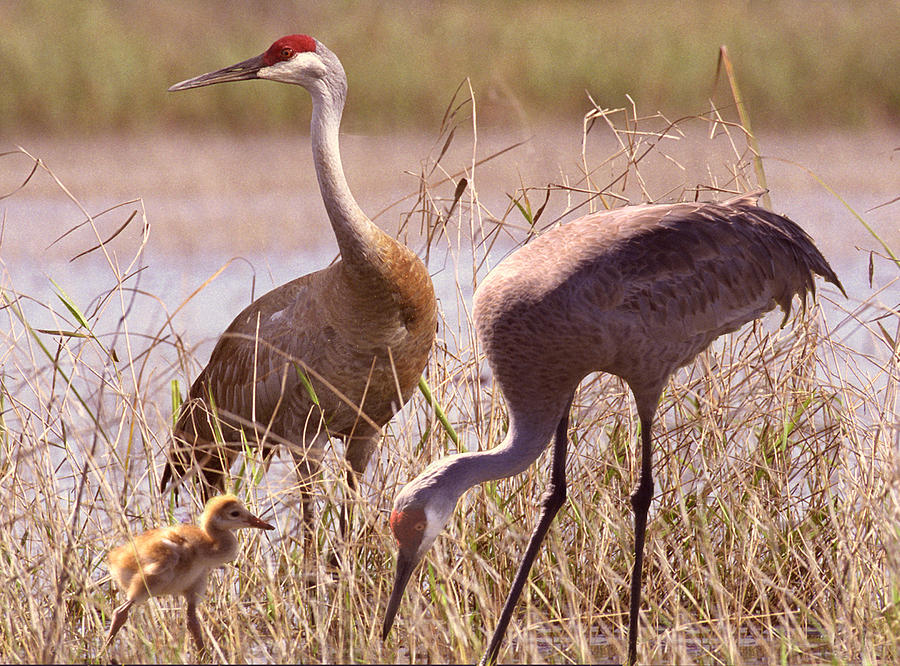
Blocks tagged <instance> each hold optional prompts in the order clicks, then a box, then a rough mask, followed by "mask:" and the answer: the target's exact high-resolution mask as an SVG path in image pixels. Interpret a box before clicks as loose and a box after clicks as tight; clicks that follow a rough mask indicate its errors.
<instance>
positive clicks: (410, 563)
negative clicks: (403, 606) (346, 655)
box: [381, 550, 419, 640]
mask: <svg viewBox="0 0 900 666" xmlns="http://www.w3.org/2000/svg"><path fill="white" fill-rule="evenodd" d="M418 563H419V558H418V557H417V556H416V553H415V552H413V553H404V552H403V551H402V550H401V551H399V552H398V553H397V571H396V572H395V574H394V589H393V590H391V599H390V601H388V606H387V612H386V613H385V615H384V628H383V629H382V632H381V640H386V639H387V635H388V634H389V633H390V631H391V627H392V626H393V624H394V616H395V615H397V609H398V608H400V600H401V599H403V591H404V590H405V589H406V584H407V583H408V582H409V577H410V576H411V575H412V572H413V570H414V569H415V568H416V565H417V564H418Z"/></svg>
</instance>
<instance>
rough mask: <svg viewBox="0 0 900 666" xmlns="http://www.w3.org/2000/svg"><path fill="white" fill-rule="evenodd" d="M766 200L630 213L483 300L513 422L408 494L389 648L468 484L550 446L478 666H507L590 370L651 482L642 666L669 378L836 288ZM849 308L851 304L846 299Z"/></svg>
mask: <svg viewBox="0 0 900 666" xmlns="http://www.w3.org/2000/svg"><path fill="white" fill-rule="evenodd" d="M761 194H762V191H758V192H753V193H751V194H746V195H744V196H739V197H737V198H734V199H731V200H729V201H725V202H724V203H678V204H671V205H640V206H628V207H624V208H620V209H617V210H610V211H604V212H600V213H595V214H592V215H587V216H585V217H582V218H580V219H578V220H575V221H573V222H570V223H568V224H565V225H563V226H560V227H557V228H555V229H553V230H551V231H548V232H546V233H544V234H542V235H541V236H539V237H538V238H536V239H535V240H534V241H532V242H531V243H529V244H528V245H525V246H524V247H522V248H520V249H518V250H517V251H516V252H514V253H513V254H512V255H510V256H509V257H508V258H507V259H505V260H504V261H503V262H501V263H500V264H499V265H498V266H497V267H496V268H495V269H494V270H493V271H492V272H491V273H490V274H489V275H488V276H487V278H486V279H485V280H484V282H482V283H481V285H480V286H479V287H478V289H477V291H476V292H475V297H474V320H475V330H476V333H477V335H478V338H479V340H480V341H481V344H482V346H483V348H484V352H485V355H486V357H487V360H488V363H489V364H490V366H491V368H492V370H493V373H494V378H495V379H496V381H497V384H498V386H499V387H500V388H501V389H502V391H503V395H504V396H505V398H506V403H507V407H508V409H509V430H508V432H507V434H506V437H505V439H504V440H503V442H502V443H501V444H500V445H499V446H497V447H495V448H493V449H490V450H487V451H477V452H470V453H461V454H457V455H451V456H447V457H444V458H442V459H440V460H438V461H435V462H434V463H432V464H431V465H429V466H428V467H427V468H426V469H425V471H423V472H422V473H421V474H420V475H419V476H417V477H416V478H415V479H414V480H413V481H411V482H410V483H408V484H407V485H406V486H405V487H404V488H403V489H402V490H401V491H400V493H399V494H398V495H397V497H396V499H395V501H394V507H393V511H392V512H391V518H390V525H391V530H392V531H393V534H394V537H395V538H396V539H397V543H398V547H399V552H398V555H397V569H396V576H395V579H394V587H393V590H392V592H391V597H390V601H389V603H388V607H387V612H386V614H385V620H384V627H383V637H384V638H387V635H388V632H389V631H390V628H391V625H392V624H393V621H394V616H395V615H396V613H397V608H398V606H399V604H400V600H401V598H402V596H403V590H404V588H405V587H406V584H407V582H408V580H409V578H410V575H411V574H412V572H413V570H414V569H415V567H416V564H417V563H418V562H419V561H420V560H421V559H422V557H423V556H424V555H425V553H426V552H427V551H428V549H429V548H430V547H431V544H432V543H433V542H434V540H435V538H436V537H437V535H438V534H439V533H440V532H441V530H442V529H443V527H444V525H445V524H446V523H447V520H448V519H449V518H450V515H451V513H452V512H453V510H454V508H455V507H456V503H457V500H458V499H459V498H460V496H461V495H462V494H463V493H464V492H466V490H468V489H469V488H471V487H472V486H474V485H476V484H479V483H483V482H485V481H489V480H492V479H500V478H504V477H508V476H512V475H513V474H519V473H520V472H522V471H524V470H525V469H526V468H527V467H528V466H529V465H531V464H532V463H533V462H534V461H535V460H536V459H537V457H538V456H539V455H540V454H541V452H542V451H543V450H544V449H545V448H546V446H547V443H548V442H549V441H550V440H551V438H552V439H553V451H552V460H551V472H550V483H549V485H548V488H547V491H546V494H545V495H544V497H543V500H542V509H541V514H540V518H539V520H538V523H537V526H536V527H535V529H534V532H533V533H532V535H531V539H530V541H529V543H528V547H527V549H526V551H525V555H524V556H523V558H522V562H521V564H520V566H519V569H518V572H517V573H516V577H515V580H514V582H513V584H512V588H511V590H510V592H509V596H508V597H507V598H506V603H505V605H504V607H503V611H502V613H501V615H500V620H499V622H498V624H497V628H496V630H495V631H494V634H493V637H492V638H491V641H490V644H489V645H488V648H487V651H486V652H485V655H484V657H483V658H482V663H488V664H492V663H495V662H496V659H497V654H498V651H499V649H500V642H501V640H502V639H503V636H504V634H505V632H506V628H507V626H508V624H509V621H510V618H511V616H512V612H513V609H514V608H515V605H516V602H517V600H518V598H519V595H520V593H521V591H522V588H523V587H524V586H525V582H526V579H527V577H528V572H529V571H530V570H531V565H532V563H533V561H534V559H535V556H536V555H537V552H538V549H539V547H540V545H541V541H542V540H543V538H544V535H545V534H546V533H547V530H548V529H549V527H550V523H551V522H552V521H553V518H554V517H555V516H556V513H557V512H558V511H559V509H560V507H561V506H562V504H563V503H564V502H565V499H566V466H565V463H566V444H567V441H566V440H567V430H568V423H569V421H568V419H569V410H570V408H571V405H572V399H573V397H574V393H575V389H576V388H577V387H578V384H579V383H580V382H581V380H582V379H583V378H584V377H585V376H586V375H587V374H589V373H591V372H594V371H601V372H609V373H612V374H614V375H618V376H619V377H621V378H622V379H624V380H625V382H626V383H627V384H628V386H629V387H630V388H631V392H632V394H633V395H634V399H635V402H636V403H637V411H638V416H639V418H640V424H641V470H640V479H639V481H638V485H637V489H636V490H635V492H634V494H633V495H632V496H631V504H632V507H633V510H634V568H633V569H632V574H631V605H630V613H629V626H628V663H629V664H633V663H634V662H635V659H636V646H637V625H638V611H639V608H640V598H641V567H642V563H643V553H644V536H645V532H646V527H647V510H648V508H649V506H650V501H651V499H652V497H653V475H652V442H651V434H650V431H651V426H652V424H653V419H654V417H655V414H656V409H657V404H658V402H659V398H660V396H661V394H662V391H663V389H664V388H665V386H666V383H667V382H668V380H669V377H670V376H671V375H672V373H673V372H675V370H676V369H678V368H680V367H681V366H684V365H686V364H688V363H690V362H691V360H693V359H694V357H696V356H697V354H699V353H700V352H701V351H702V350H704V349H706V347H708V346H709V344H710V343H711V342H712V341H713V340H715V339H716V338H717V337H719V336H720V335H723V334H725V333H729V332H731V331H735V330H737V329H738V328H740V327H741V326H743V325H744V324H745V323H747V322H749V321H752V320H754V319H756V318H758V317H760V316H761V315H762V314H763V313H765V312H768V311H769V310H772V309H773V308H774V307H775V306H776V304H777V305H779V306H781V308H782V310H783V311H784V313H785V315H784V316H785V319H786V318H787V317H788V315H789V313H790V308H791V301H792V299H793V297H794V295H795V294H797V295H799V296H800V299H801V301H802V302H803V303H805V302H806V295H807V292H812V293H813V294H814V293H815V283H814V275H815V274H818V275H821V276H822V277H823V278H825V280H827V281H828V282H831V283H832V284H834V285H836V286H837V287H838V288H839V289H840V290H841V292H842V293H844V289H843V287H842V286H841V284H840V282H839V280H838V278H837V276H836V275H835V273H834V271H832V270H831V267H830V266H829V265H828V262H827V261H826V260H825V258H824V257H823V256H822V255H821V253H820V252H819V251H818V250H817V249H816V247H815V245H813V242H812V239H811V238H810V237H809V236H808V235H807V234H806V233H805V232H804V231H803V230H802V229H801V228H800V227H799V226H797V225H796V224H795V223H794V222H792V221H791V220H789V219H787V218H785V217H782V216H780V215H776V214H775V213H772V212H769V211H768V210H765V209H763V208H759V207H757V205H756V202H757V199H758V197H759V196H760V195H761ZM845 295H846V293H845Z"/></svg>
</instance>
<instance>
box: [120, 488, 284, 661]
mask: <svg viewBox="0 0 900 666" xmlns="http://www.w3.org/2000/svg"><path fill="white" fill-rule="evenodd" d="M242 527H255V528H257V529H261V530H274V529H275V528H274V527H273V526H272V525H270V524H269V523H267V522H266V521H264V520H261V519H260V518H257V517H256V516H254V515H253V514H252V513H250V512H249V511H247V509H246V508H245V507H244V505H243V504H242V503H241V501H240V500H239V499H238V498H237V497H235V496H234V495H219V496H217V497H213V498H212V499H211V500H209V501H208V502H207V503H206V507H205V508H204V509H203V515H202V516H201V517H200V526H199V527H197V526H196V525H173V526H171V527H161V528H158V529H155V530H149V531H147V532H144V533H143V534H139V535H138V536H136V537H134V540H133V541H132V542H131V543H126V544H125V545H122V546H119V547H118V548H115V549H114V550H112V551H111V552H110V553H109V557H108V560H109V569H110V573H112V577H113V578H114V579H115V581H116V582H117V583H118V584H119V587H121V588H122V589H123V590H124V591H125V594H126V597H127V599H126V601H125V603H123V604H122V605H121V606H119V607H118V608H116V610H115V612H114V614H113V619H112V623H111V624H110V626H109V634H108V635H107V637H106V647H109V645H110V644H111V643H112V640H113V638H115V636H116V633H118V631H119V629H121V628H122V625H123V624H125V620H126V619H128V611H129V610H131V607H132V606H135V605H137V604H142V603H144V602H145V601H147V599H148V598H150V597H157V596H160V595H172V594H182V595H184V597H185V598H186V599H187V626H188V629H189V630H190V632H191V636H193V637H194V642H195V643H196V644H197V649H198V650H200V651H201V652H203V633H202V631H201V629H200V621H199V620H198V619H197V597H198V596H199V595H200V594H201V593H202V592H203V589H204V588H205V587H206V578H207V576H208V575H209V572H210V571H212V570H213V569H214V568H216V567H220V566H222V565H223V564H226V563H228V562H231V561H232V560H233V559H234V558H235V557H237V551H238V542H237V538H236V537H235V536H234V534H233V530H237V529H240V528H242Z"/></svg>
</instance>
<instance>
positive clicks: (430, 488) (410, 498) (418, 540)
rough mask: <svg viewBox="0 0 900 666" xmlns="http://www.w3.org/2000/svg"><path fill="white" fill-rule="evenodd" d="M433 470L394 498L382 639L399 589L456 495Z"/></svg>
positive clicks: (438, 529) (400, 592)
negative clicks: (392, 560) (393, 551)
mask: <svg viewBox="0 0 900 666" xmlns="http://www.w3.org/2000/svg"><path fill="white" fill-rule="evenodd" d="M433 471H434V468H433V467H432V468H429V469H426V470H425V472H423V473H422V474H421V475H420V476H419V477H417V478H416V479H415V480H413V481H412V482H410V483H409V484H407V485H406V486H405V487H404V488H403V490H401V491H400V494H398V495H397V498H396V499H395V500H394V509H393V511H391V532H393V534H394V538H395V539H396V540H397V569H396V572H395V574H394V586H393V588H392V590H391V598H390V601H388V607H387V611H386V612H385V616H384V626H383V630H382V639H385V638H387V635H388V633H389V632H390V630H391V626H392V625H393V623H394V616H396V614H397V609H398V608H399V607H400V601H401V599H403V591H404V590H405V589H406V584H407V583H408V582H409V579H410V576H411V575H412V573H413V571H414V570H415V568H416V565H418V563H419V561H420V560H421V559H422V557H424V555H425V553H427V552H428V550H429V549H430V548H431V545H432V544H433V543H434V540H435V539H436V538H437V535H438V534H440V533H441V531H442V530H443V529H444V525H446V524H447V521H448V520H449V519H450V515H451V514H452V513H453V509H454V508H455V507H456V500H457V499H458V498H459V494H458V493H456V491H455V490H452V489H450V488H448V487H446V486H442V485H441V484H440V483H439V477H435V476H434V475H433ZM447 491H449V492H447Z"/></svg>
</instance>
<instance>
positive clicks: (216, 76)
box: [169, 35, 328, 92]
mask: <svg viewBox="0 0 900 666" xmlns="http://www.w3.org/2000/svg"><path fill="white" fill-rule="evenodd" d="M324 52H325V49H324V47H322V46H321V44H319V42H317V41H316V40H315V39H313V38H312V37H310V36H308V35H287V36H286V37H282V38H281V39H278V40H276V41H275V42H274V43H273V44H272V45H271V46H270V47H269V48H268V49H266V50H265V52H263V53H261V54H260V55H258V56H254V57H252V58H248V59H247V60H244V61H242V62H239V63H236V64H234V65H231V66H229V67H223V68H222V69H217V70H216V71H214V72H209V73H207V74H201V75H200V76H195V77H194V78H192V79H187V80H186V81H182V82H181V83H176V84H175V85H173V86H172V87H170V88H169V92H174V91H176V90H187V89H189V88H200V87H202V86H209V85H213V84H214V83H226V82H228V81H245V80H247V79H269V80H272V81H281V82H283V83H296V84H298V85H302V86H304V87H306V86H308V85H309V84H310V83H311V82H312V81H314V80H317V79H321V78H322V77H323V76H325V74H326V73H327V70H328V65H327V64H326V60H325V59H324V58H323V56H324Z"/></svg>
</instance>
